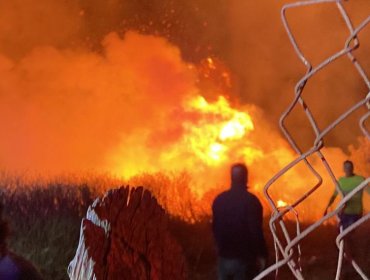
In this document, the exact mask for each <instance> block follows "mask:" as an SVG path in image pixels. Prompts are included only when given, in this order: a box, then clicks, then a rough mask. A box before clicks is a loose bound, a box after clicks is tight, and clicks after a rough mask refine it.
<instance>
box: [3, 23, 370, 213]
mask: <svg viewBox="0 0 370 280" xmlns="http://www.w3.org/2000/svg"><path fill="white" fill-rule="evenodd" d="M0 31H1V30H0ZM101 48H102V50H101V51H99V52H97V51H92V50H87V49H84V48H64V49H63V48H57V47H54V46H52V45H47V46H35V47H33V48H32V49H31V50H30V51H29V52H27V53H26V54H25V55H24V56H22V57H21V58H18V59H16V58H13V57H11V56H9V55H6V54H1V53H0V77H1V79H0V127H1V129H2V132H3V133H2V136H1V137H0V167H1V168H2V169H6V170H17V171H25V170H26V171H28V172H39V173H42V174H49V175H50V174H51V175H58V174H60V173H63V172H71V173H82V172H84V171H86V170H89V171H91V170H92V171H93V172H97V173H100V172H108V173H110V174H114V175H117V176H119V177H121V178H123V179H124V180H126V181H129V182H131V183H133V184H134V183H135V184H143V185H146V183H145V182H146V181H145V180H144V179H143V177H142V175H143V174H144V175H145V174H147V175H148V174H149V175H150V174H157V176H159V177H160V175H158V174H160V173H162V174H166V175H168V174H172V175H173V176H174V178H175V179H174V181H173V183H176V181H178V180H180V179H179V178H180V177H181V176H180V175H181V174H186V176H185V175H184V176H185V177H186V180H185V181H186V182H185V183H184V184H183V185H181V188H182V189H181V190H179V191H178V192H177V193H175V194H174V193H172V192H171V190H169V189H168V190H157V191H155V193H157V194H158V196H160V197H159V201H161V200H163V197H166V199H167V205H166V207H167V208H168V209H169V211H170V212H172V213H174V214H179V213H180V212H181V211H182V210H179V209H178V208H177V205H178V204H179V203H181V201H182V200H183V199H184V194H185V193H190V196H189V197H190V198H191V200H192V203H194V205H195V206H196V207H195V209H197V207H198V206H199V207H200V208H201V210H199V213H196V214H200V213H203V212H204V211H206V213H209V211H210V209H209V207H210V203H211V200H212V198H213V197H214V195H215V194H216V193H218V192H220V191H222V190H224V189H227V188H228V186H229V167H230V165H231V164H232V163H234V162H245V163H246V164H247V165H248V166H249V171H250V182H249V185H250V186H249V187H250V189H251V191H252V192H255V193H257V195H259V196H260V197H262V196H261V193H262V188H263V186H264V184H265V183H266V182H267V181H268V180H269V179H270V178H271V176H272V175H273V174H274V173H275V172H277V171H278V170H279V169H281V168H282V167H284V166H285V165H286V164H287V163H289V162H290V161H292V160H293V159H294V158H295V157H296V155H295V154H294V152H293V151H292V150H291V149H290V148H289V146H288V145H287V143H286V141H285V140H284V139H283V138H282V137H281V135H280V133H279V132H278V130H277V129H275V128H273V127H276V124H271V123H270V122H269V121H267V119H266V117H265V114H266V112H264V111H263V110H262V109H260V108H258V107H257V106H255V105H253V104H241V102H240V100H239V98H238V94H237V93H236V90H234V89H233V75H232V73H230V71H229V70H228V69H227V67H225V66H224V65H223V63H221V62H220V61H218V60H217V59H215V58H210V57H209V58H207V57H206V58H205V59H204V60H203V61H202V62H201V63H199V64H196V63H189V62H186V61H185V60H184V59H183V58H182V56H181V52H180V50H179V48H177V47H176V46H175V45H173V44H171V43H169V42H168V41H167V40H166V39H164V38H162V37H159V36H149V35H141V34H138V33H137V32H127V33H126V34H125V35H124V36H123V37H121V36H119V35H118V34H116V33H110V34H108V35H107V36H106V37H105V38H104V40H103V42H102V44H101ZM261 83H263V81H262V82H261ZM250 94H258V93H257V92H256V93H253V92H252V93H250ZM271 98H274V97H272V96H271ZM282 110H283V107H282V109H281V111H282ZM325 153H326V154H327V156H328V159H329V161H330V163H331V164H332V165H333V166H334V170H335V172H336V175H338V176H339V175H340V174H341V164H342V161H343V160H345V159H346V158H348V157H351V158H353V159H354V160H355V161H356V164H357V165H356V169H357V170H358V171H359V172H360V173H362V172H365V173H366V172H368V170H367V168H368V167H366V166H367V165H366V160H367V159H368V155H369V143H368V142H366V141H362V140H360V141H359V148H353V147H352V148H351V149H350V155H347V154H345V153H344V152H343V151H342V150H341V149H339V148H328V149H326V150H325ZM366 155H367V156H366ZM310 161H312V162H313V163H314V164H315V166H317V167H318V168H319V170H321V171H323V168H322V166H321V164H320V161H319V160H318V159H317V158H315V157H313V158H311V159H310ZM140 176H141V177H140ZM168 176H170V175H168ZM159 177H158V178H159ZM324 179H325V180H326V179H327V178H326V177H325V178H324ZM327 182H329V180H327ZM147 183H148V182H147ZM161 183H163V182H159V183H158V184H161ZM314 183H315V178H314V177H313V176H312V174H310V173H309V172H308V170H307V169H306V168H305V167H304V166H303V165H302V166H300V167H299V168H296V169H294V170H292V171H290V172H289V173H288V174H287V175H286V176H285V177H284V178H283V179H282V180H281V181H280V182H279V185H280V186H284V187H285V188H279V187H277V188H276V190H274V191H273V193H272V195H273V196H274V198H275V199H276V200H277V201H278V206H279V207H283V206H286V205H287V203H286V202H285V201H294V200H295V199H297V198H298V197H299V196H300V195H301V194H302V193H304V192H305V191H307V189H308V188H309V187H311V186H313V185H314ZM148 185H150V182H149V183H148ZM287 186H288V187H289V188H287ZM287 189H288V190H289V192H287V191H286V190H287ZM282 190H283V191H282ZM332 190H333V186H332V185H330V186H329V185H328V186H327V187H326V188H323V189H322V190H320V191H319V192H318V193H317V195H316V196H314V197H313V198H312V200H311V202H315V205H317V203H316V201H315V199H317V198H318V197H320V199H321V201H322V204H323V206H322V208H320V207H316V208H315V209H310V207H309V205H310V199H309V201H308V204H307V205H308V206H307V209H308V210H307V211H306V212H307V215H308V217H316V216H318V215H321V214H322V211H323V208H324V204H325V203H326V200H327V198H328V197H329V196H330V193H331V192H332ZM166 192H167V193H166ZM263 203H266V202H265V201H264V202H263ZM165 204H166V203H165ZM204 209H205V210H204ZM303 210H305V209H303ZM194 211H195V212H197V210H194ZM180 214H181V215H182V212H181V213H180Z"/></svg>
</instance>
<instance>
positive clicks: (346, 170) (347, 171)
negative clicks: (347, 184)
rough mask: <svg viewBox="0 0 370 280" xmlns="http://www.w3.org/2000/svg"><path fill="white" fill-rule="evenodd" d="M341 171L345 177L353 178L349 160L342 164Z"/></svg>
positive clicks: (351, 165) (351, 164)
mask: <svg viewBox="0 0 370 280" xmlns="http://www.w3.org/2000/svg"><path fill="white" fill-rule="evenodd" d="M343 171H344V174H345V175H346V177H351V176H353V174H354V173H353V162H352V161H350V160H346V161H345V162H343Z"/></svg>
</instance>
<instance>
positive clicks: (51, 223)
mask: <svg viewBox="0 0 370 280" xmlns="http://www.w3.org/2000/svg"><path fill="white" fill-rule="evenodd" d="M1 187H2V186H1V183H0V188H1ZM1 189H2V192H1V200H2V202H3V203H4V204H5V208H6V211H5V216H6V218H7V220H8V221H9V222H10V225H11V228H12V235H11V238H10V240H9V247H10V248H11V249H12V250H13V251H15V252H16V253H18V254H20V255H22V256H24V257H25V258H27V259H29V260H31V261H32V262H33V263H34V264H36V265H37V267H38V268H39V269H40V271H41V273H42V274H43V275H44V277H45V279H50V280H51V279H52V280H61V279H68V276H67V274H66V270H67V266H68V263H69V261H70V260H72V258H73V256H74V254H75V250H76V248H77V244H78V238H79V231H80V221H81V218H82V217H83V216H84V215H85V213H86V210H87V207H88V205H89V204H90V203H91V202H92V200H93V199H94V197H96V195H97V194H98V193H97V192H95V191H92V190H91V189H90V188H88V187H86V186H83V185H81V186H78V187H76V186H71V185H63V184H54V185H49V186H47V187H46V188H40V187H37V186H30V187H24V186H23V187H18V188H16V191H14V188H13V190H11V189H9V188H6V187H5V186H3V188H1ZM209 220H210V219H209V218H208V219H205V220H204V221H201V222H198V223H195V224H188V223H185V222H183V221H181V220H179V219H176V218H172V219H171V222H170V230H171V231H172V232H173V234H174V235H175V237H176V238H177V240H178V241H179V243H180V244H181V245H182V247H183V248H184V252H185V254H186V258H187V260H188V265H189V279H192V280H198V279H199V280H200V279H205V280H206V279H207V280H208V279H216V262H217V258H216V252H215V248H214V245H213V239H212V234H211V225H210V222H209ZM266 223H267V220H266ZM288 227H289V228H290V229H291V232H292V233H293V232H295V228H294V225H293V224H289V225H288ZM303 228H304V226H303ZM336 231H337V229H336V227H335V226H333V225H327V226H323V227H321V228H320V229H318V230H316V231H315V232H313V233H312V234H311V235H310V236H309V237H308V238H307V239H305V240H304V241H303V242H302V259H301V263H302V267H303V270H304V275H305V276H306V277H305V278H306V279H334V275H335V270H336V260H337V250H336V246H335V243H334V242H335V241H334V240H335V235H336ZM369 232H370V223H369V222H368V223H367V224H365V225H363V226H361V227H360V228H359V229H358V230H357V232H356V233H355V240H356V242H355V254H356V255H355V257H356V259H358V260H359V263H360V264H361V266H362V267H363V268H364V270H365V272H366V273H367V275H370V250H369V248H370V238H369ZM265 235H266V239H267V242H268V246H269V249H270V250H269V252H270V259H269V263H270V264H272V263H273V262H274V256H275V253H274V251H273V242H272V237H271V234H270V232H269V231H268V226H267V224H266V225H265ZM345 274H346V275H347V276H346V278H344V279H360V278H359V277H358V276H356V274H355V273H354V272H353V269H351V268H350V267H349V266H346V267H345ZM279 275H280V277H279V279H293V277H292V275H291V274H290V273H289V271H288V270H287V269H286V268H283V269H282V270H281V271H280V274H279Z"/></svg>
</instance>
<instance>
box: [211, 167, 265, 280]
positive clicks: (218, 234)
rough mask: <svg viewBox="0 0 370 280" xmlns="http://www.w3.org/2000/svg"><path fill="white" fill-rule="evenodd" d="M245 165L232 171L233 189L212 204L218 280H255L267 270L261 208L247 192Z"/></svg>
mask: <svg viewBox="0 0 370 280" xmlns="http://www.w3.org/2000/svg"><path fill="white" fill-rule="evenodd" d="M247 183H248V170H247V167H246V166H245V165H244V164H235V165H233V166H232V167H231V188H230V190H228V191H225V192H223V193H221V194H220V195H218V196H217V197H216V199H215V200H214V202H213V205H212V212H213V223H212V226H213V234H214V238H215V241H216V245H217V249H218V255H219V271H218V274H219V280H225V279H229V277H233V279H234V280H239V279H240V280H245V279H252V278H253V277H254V276H256V274H257V273H258V272H259V271H261V270H263V269H264V267H265V266H266V259H267V248H266V243H265V239H264V235H263V230H262V212H263V210H262V205H261V203H260V202H259V200H258V198H257V197H256V196H254V195H253V194H251V193H250V192H248V191H247Z"/></svg>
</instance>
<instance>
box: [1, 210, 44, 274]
mask: <svg viewBox="0 0 370 280" xmlns="http://www.w3.org/2000/svg"><path fill="white" fill-rule="evenodd" d="M8 235H9V227H8V223H7V222H6V221H5V220H4V219H3V206H2V204H1V203H0V279H1V280H42V277H41V275H40V274H39V272H38V271H37V269H36V268H35V267H34V266H33V265H32V264H31V263H30V262H29V261H27V260H25V259H24V258H22V257H20V256H18V255H16V254H14V253H12V252H10V251H9V250H8V248H7V244H6V239H7V237H8Z"/></svg>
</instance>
